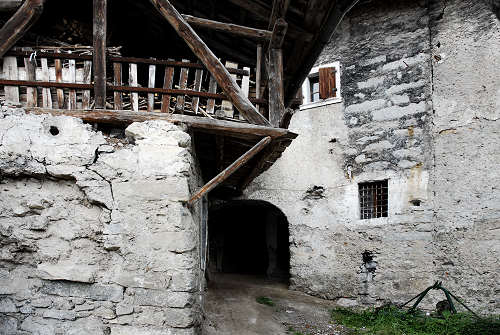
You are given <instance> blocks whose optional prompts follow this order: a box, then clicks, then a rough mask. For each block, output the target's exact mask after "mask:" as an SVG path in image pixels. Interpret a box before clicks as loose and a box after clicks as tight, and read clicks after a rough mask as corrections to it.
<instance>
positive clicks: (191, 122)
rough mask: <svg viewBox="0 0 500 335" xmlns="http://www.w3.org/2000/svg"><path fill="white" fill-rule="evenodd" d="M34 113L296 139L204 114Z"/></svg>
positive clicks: (34, 109)
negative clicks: (156, 122)
mask: <svg viewBox="0 0 500 335" xmlns="http://www.w3.org/2000/svg"><path fill="white" fill-rule="evenodd" d="M26 110H27V111H28V112H30V113H34V114H51V115H56V116H57V115H67V116H72V117H77V118H80V119H82V120H84V121H88V122H92V123H94V122H95V123H110V124H119V125H124V124H131V123H133V122H144V121H148V120H165V121H170V122H172V123H175V124H181V123H183V124H186V125H187V126H188V127H190V128H192V129H194V130H197V131H201V132H206V133H210V134H223V135H224V136H230V137H236V138H241V139H258V138H261V137H262V136H270V137H271V138H273V139H274V138H287V139H294V138H296V137H297V134H294V133H292V132H290V131H288V130H287V129H280V128H272V127H266V126H259V125H254V124H249V123H242V122H233V121H225V120H217V119H209V118H207V117H201V116H189V115H180V114H166V113H157V112H153V113H144V112H133V111H130V110H120V111H116V110H96V109H87V110H83V109H81V110H67V109H46V108H37V107H32V108H26Z"/></svg>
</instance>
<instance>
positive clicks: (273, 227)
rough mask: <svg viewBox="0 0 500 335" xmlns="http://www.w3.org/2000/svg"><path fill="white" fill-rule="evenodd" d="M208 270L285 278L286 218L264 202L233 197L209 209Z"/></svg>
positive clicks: (287, 262) (287, 257) (287, 261)
mask: <svg viewBox="0 0 500 335" xmlns="http://www.w3.org/2000/svg"><path fill="white" fill-rule="evenodd" d="M208 218H209V220H208V235H209V255H210V256H209V270H210V271H211V272H212V273H213V272H219V273H237V274H247V275H259V276H266V277H268V278H272V279H278V280H281V281H288V279H289V277H290V249H289V230H288V220H287V218H286V216H285V215H284V214H283V212H282V211H281V210H280V209H279V208H277V207H276V206H274V205H272V204H271V203H269V202H266V201H260V200H234V201H229V202H227V203H225V204H224V205H221V206H217V207H215V208H212V209H210V210H209V215H208Z"/></svg>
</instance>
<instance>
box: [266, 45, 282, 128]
mask: <svg viewBox="0 0 500 335" xmlns="http://www.w3.org/2000/svg"><path fill="white" fill-rule="evenodd" d="M268 73H269V82H268V83H269V121H270V122H271V124H272V125H273V127H279V125H280V121H281V117H282V116H283V115H284V113H285V105H284V97H283V51H282V50H281V49H274V48H271V49H270V50H269V56H268Z"/></svg>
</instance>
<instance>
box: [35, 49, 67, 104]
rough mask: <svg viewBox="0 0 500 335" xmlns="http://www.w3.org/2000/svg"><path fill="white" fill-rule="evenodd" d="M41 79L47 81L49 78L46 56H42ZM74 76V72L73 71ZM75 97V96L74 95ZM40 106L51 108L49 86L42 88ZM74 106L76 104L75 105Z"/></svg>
mask: <svg viewBox="0 0 500 335" xmlns="http://www.w3.org/2000/svg"><path fill="white" fill-rule="evenodd" d="M41 62H42V78H41V79H42V81H45V82H48V81H49V80H50V75H49V65H48V62H47V58H42V59H41ZM75 78H76V73H75ZM75 98H76V97H75ZM42 106H43V107H45V108H52V94H51V92H50V88H49V87H44V88H42ZM75 108H76V105H75Z"/></svg>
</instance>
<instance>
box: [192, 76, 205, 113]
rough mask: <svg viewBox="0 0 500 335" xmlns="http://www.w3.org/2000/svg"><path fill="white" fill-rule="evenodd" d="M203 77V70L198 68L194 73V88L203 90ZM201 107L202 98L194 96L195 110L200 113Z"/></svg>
mask: <svg viewBox="0 0 500 335" xmlns="http://www.w3.org/2000/svg"><path fill="white" fill-rule="evenodd" d="M202 78H203V70H200V69H197V70H196V72H195V73H194V87H193V90H195V91H201V80H202ZM199 107H200V98H199V97H194V98H193V112H195V113H198V108H199Z"/></svg>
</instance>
